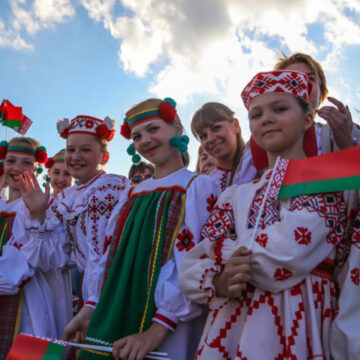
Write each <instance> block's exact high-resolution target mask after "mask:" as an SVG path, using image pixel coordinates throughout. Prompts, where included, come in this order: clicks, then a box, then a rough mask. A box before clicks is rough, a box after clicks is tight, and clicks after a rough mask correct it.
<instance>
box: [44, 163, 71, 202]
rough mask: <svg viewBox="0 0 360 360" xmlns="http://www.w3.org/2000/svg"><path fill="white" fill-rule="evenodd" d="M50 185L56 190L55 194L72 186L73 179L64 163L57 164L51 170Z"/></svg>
mask: <svg viewBox="0 0 360 360" xmlns="http://www.w3.org/2000/svg"><path fill="white" fill-rule="evenodd" d="M48 174H49V177H50V185H51V187H52V188H53V189H54V194H55V195H56V194H57V193H58V192H60V191H63V190H64V189H65V188H67V187H69V186H71V180H72V177H71V175H70V173H69V171H67V170H66V168H65V163H64V162H63V161H59V162H55V163H54V165H53V166H52V168H51V169H49V172H48Z"/></svg>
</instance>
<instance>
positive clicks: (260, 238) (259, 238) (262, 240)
mask: <svg viewBox="0 0 360 360" xmlns="http://www.w3.org/2000/svg"><path fill="white" fill-rule="evenodd" d="M268 240H269V237H268V236H267V235H266V234H260V235H258V236H257V237H256V239H255V241H256V242H257V243H258V244H259V245H260V246H262V247H264V248H266V245H267V242H268Z"/></svg>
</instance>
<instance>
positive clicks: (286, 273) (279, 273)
mask: <svg viewBox="0 0 360 360" xmlns="http://www.w3.org/2000/svg"><path fill="white" fill-rule="evenodd" d="M292 274H293V273H292V271H291V270H289V269H286V268H277V269H276V270H275V273H274V279H275V280H277V281H284V280H286V279H288V278H289V277H291V276H292Z"/></svg>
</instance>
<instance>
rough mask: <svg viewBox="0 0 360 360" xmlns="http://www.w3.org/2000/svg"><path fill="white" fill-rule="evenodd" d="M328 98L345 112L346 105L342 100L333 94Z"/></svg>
mask: <svg viewBox="0 0 360 360" xmlns="http://www.w3.org/2000/svg"><path fill="white" fill-rule="evenodd" d="M327 100H328V101H330V102H331V103H332V104H334V105H335V106H336V107H337V108H338V109H339V111H341V112H345V106H344V104H343V103H342V102H341V101H340V100H338V99H335V98H334V97H331V96H328V97H327Z"/></svg>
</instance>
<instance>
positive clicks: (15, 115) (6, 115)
mask: <svg viewBox="0 0 360 360" xmlns="http://www.w3.org/2000/svg"><path fill="white" fill-rule="evenodd" d="M22 118H23V114H22V107H20V106H14V105H13V104H12V103H11V102H10V101H9V100H3V102H2V103H1V105H0V119H1V122H2V124H3V125H5V126H9V127H12V128H13V127H15V126H18V127H21V120H22Z"/></svg>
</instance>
